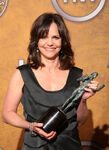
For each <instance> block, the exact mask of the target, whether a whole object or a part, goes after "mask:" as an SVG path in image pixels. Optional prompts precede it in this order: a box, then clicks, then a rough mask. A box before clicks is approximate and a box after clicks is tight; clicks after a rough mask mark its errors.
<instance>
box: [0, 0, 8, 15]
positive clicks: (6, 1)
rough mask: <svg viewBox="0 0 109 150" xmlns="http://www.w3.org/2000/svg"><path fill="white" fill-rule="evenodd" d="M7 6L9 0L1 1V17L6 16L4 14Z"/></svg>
mask: <svg viewBox="0 0 109 150" xmlns="http://www.w3.org/2000/svg"><path fill="white" fill-rule="evenodd" d="M7 5H8V0H5V1H3V0H2V1H1V0H0V17H1V16H2V15H3V14H4V12H5V10H6V8H7Z"/></svg>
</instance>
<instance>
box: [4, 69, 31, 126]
mask: <svg viewBox="0 0 109 150" xmlns="http://www.w3.org/2000/svg"><path fill="white" fill-rule="evenodd" d="M23 84H24V83H23V80H22V77H21V74H20V71H19V70H16V72H15V73H14V74H13V76H12V78H11V80H10V83H9V87H8V90H7V93H6V97H5V102H4V106H3V110H2V118H3V121H4V122H5V123H8V124H10V125H13V126H16V127H20V128H29V122H27V121H25V120H23V119H22V118H21V117H20V116H19V115H18V114H17V108H18V105H19V103H20V98H21V96H22V87H23Z"/></svg>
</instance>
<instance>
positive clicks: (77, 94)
mask: <svg viewBox="0 0 109 150" xmlns="http://www.w3.org/2000/svg"><path fill="white" fill-rule="evenodd" d="M97 76H98V73H97V72H93V73H92V74H91V75H90V76H88V75H87V74H86V75H85V76H83V77H80V78H78V79H77V81H82V84H81V85H80V86H79V87H78V88H77V89H75V90H74V91H73V93H72V94H71V96H70V97H69V98H68V99H67V100H66V101H65V103H64V104H63V105H62V106H61V107H51V108H50V109H49V110H48V111H47V112H46V113H45V114H44V115H43V116H42V117H41V118H40V119H39V122H41V123H43V127H42V129H43V130H44V131H45V132H47V133H49V132H51V131H56V130H57V128H58V127H59V126H60V125H62V124H64V123H65V122H66V121H67V117H66V113H67V112H68V111H69V110H71V109H72V108H73V107H74V105H75V104H76V102H77V101H78V100H79V99H80V98H81V96H82V95H83V94H84V92H85V90H84V88H88V84H89V83H91V81H92V80H93V79H94V78H96V77H97ZM104 86H105V85H104V84H102V85H101V86H100V87H99V88H98V89H92V90H93V91H94V92H97V91H100V90H101V89H102V88H104Z"/></svg>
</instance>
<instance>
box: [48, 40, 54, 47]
mask: <svg viewBox="0 0 109 150" xmlns="http://www.w3.org/2000/svg"><path fill="white" fill-rule="evenodd" d="M47 44H48V45H49V46H51V45H53V41H52V39H51V38H48V40H47Z"/></svg>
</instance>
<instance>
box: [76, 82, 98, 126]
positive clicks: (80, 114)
mask: <svg viewBox="0 0 109 150" xmlns="http://www.w3.org/2000/svg"><path fill="white" fill-rule="evenodd" d="M97 85H98V82H97V81H92V82H91V83H90V84H88V86H89V88H85V89H84V90H85V93H84V94H83V96H82V98H81V100H80V104H79V106H78V109H77V121H78V125H79V126H81V125H82V124H84V123H85V121H86V120H87V118H88V108H87V99H88V98H89V97H91V96H93V95H94V94H95V92H93V91H92V89H96V88H97Z"/></svg>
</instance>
